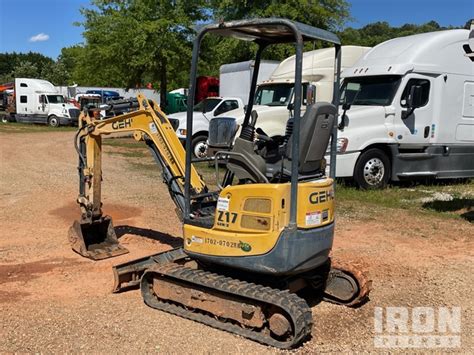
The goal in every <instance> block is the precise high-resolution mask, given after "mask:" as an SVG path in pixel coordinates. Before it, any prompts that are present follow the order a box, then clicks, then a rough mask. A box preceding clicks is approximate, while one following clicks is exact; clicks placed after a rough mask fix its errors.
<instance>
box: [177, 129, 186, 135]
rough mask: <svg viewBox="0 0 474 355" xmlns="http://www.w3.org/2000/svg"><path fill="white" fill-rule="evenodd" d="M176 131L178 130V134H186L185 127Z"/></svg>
mask: <svg viewBox="0 0 474 355" xmlns="http://www.w3.org/2000/svg"><path fill="white" fill-rule="evenodd" d="M178 131H179V134H181V135H182V136H185V135H186V130H185V129H178Z"/></svg>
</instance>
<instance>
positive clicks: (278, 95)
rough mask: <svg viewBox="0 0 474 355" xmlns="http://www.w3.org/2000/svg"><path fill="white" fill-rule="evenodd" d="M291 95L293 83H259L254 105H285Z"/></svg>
mask: <svg viewBox="0 0 474 355" xmlns="http://www.w3.org/2000/svg"><path fill="white" fill-rule="evenodd" d="M292 95H293V84H271V85H261V86H259V87H258V89H257V93H256V94H255V105H266V106H287V105H288V103H289V102H290V100H291V96H292Z"/></svg>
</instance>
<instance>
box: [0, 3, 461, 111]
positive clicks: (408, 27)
mask: <svg viewBox="0 0 474 355" xmlns="http://www.w3.org/2000/svg"><path fill="white" fill-rule="evenodd" d="M91 5H92V6H89V7H87V8H82V9H81V13H82V16H83V21H82V23H80V24H79V25H82V26H83V27H84V32H83V37H84V40H85V41H84V44H78V45H74V46H71V47H65V48H63V49H62V50H61V54H60V55H59V57H58V59H57V60H56V61H54V60H53V59H51V58H48V57H46V56H44V55H42V54H39V53H33V52H29V53H26V54H22V53H4V54H0V82H7V81H11V80H12V79H13V78H14V77H15V76H17V77H19V76H30V77H35V78H43V79H46V80H49V81H51V82H52V83H53V84H56V85H66V84H73V83H77V84H79V85H85V86H118V87H137V86H144V85H146V84H148V83H150V82H151V83H153V87H154V88H156V89H158V90H160V91H161V93H162V94H163V95H164V94H165V93H166V91H168V88H169V89H175V88H178V87H187V86H188V83H189V69H190V62H191V51H192V40H193V36H194V35H195V32H196V29H197V28H198V27H199V26H201V25H203V24H205V23H209V22H218V21H228V20H236V19H245V18H263V17H284V18H288V19H291V20H294V21H299V22H303V23H306V24H309V25H312V26H315V27H319V28H322V29H326V30H329V31H332V32H337V33H338V35H339V37H340V38H341V40H342V43H343V44H352V45H362V46H375V45H376V44H378V43H381V42H383V41H386V40H388V39H391V38H395V37H400V36H407V35H412V34H416V33H423V32H431V31H438V30H442V29H446V28H445V27H441V26H440V25H439V24H438V23H436V22H435V21H431V22H428V23H425V24H422V25H413V24H405V25H403V26H400V27H392V26H390V25H389V24H388V23H387V22H376V23H372V24H368V25H366V26H364V27H362V28H359V29H355V28H351V27H349V28H345V29H344V30H342V28H343V25H344V23H345V22H346V21H347V20H348V19H349V16H350V13H349V9H350V7H349V3H348V1H347V0H241V1H235V0H91ZM448 28H453V27H448ZM313 48H315V47H313V44H308V45H307V46H306V47H305V50H310V49H313ZM255 51H256V46H255V45H253V44H252V43H246V42H243V41H237V40H233V39H229V38H220V37H214V36H206V37H205V40H204V41H203V43H202V47H201V53H200V65H199V74H200V75H218V74H219V67H220V65H222V64H225V63H232V62H237V61H244V60H248V59H251V58H253V56H254V54H255ZM293 54H294V47H293V46H292V45H286V46H272V47H270V48H268V49H267V50H266V51H265V52H264V58H265V59H274V60H283V59H284V58H286V57H288V56H290V55H293ZM162 102H165V100H164V97H163V96H162Z"/></svg>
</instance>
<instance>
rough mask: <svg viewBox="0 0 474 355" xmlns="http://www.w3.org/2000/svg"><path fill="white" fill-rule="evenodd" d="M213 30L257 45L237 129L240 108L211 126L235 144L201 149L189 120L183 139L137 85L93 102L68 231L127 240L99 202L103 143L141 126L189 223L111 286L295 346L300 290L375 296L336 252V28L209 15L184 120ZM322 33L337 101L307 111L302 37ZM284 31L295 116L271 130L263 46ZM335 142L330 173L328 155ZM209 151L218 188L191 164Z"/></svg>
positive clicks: (83, 248) (101, 242)
mask: <svg viewBox="0 0 474 355" xmlns="http://www.w3.org/2000/svg"><path fill="white" fill-rule="evenodd" d="M206 33H211V34H216V35H220V36H228V37H234V38H238V39H242V40H247V41H253V42H254V43H256V44H257V45H258V50H257V53H256V57H255V68H254V72H253V77H252V83H251V89H250V95H249V98H250V99H249V102H248V106H247V110H246V116H245V120H244V122H243V124H242V125H241V127H240V130H239V134H238V136H237V137H235V135H237V131H238V129H237V126H236V124H235V120H234V121H232V120H231V119H224V120H216V122H217V123H216V124H215V125H214V127H211V129H212V132H210V135H215V136H222V137H224V136H226V137H228V136H232V135H234V137H233V138H235V139H233V141H234V144H233V146H232V148H231V149H230V150H227V151H220V152H217V153H216V155H215V156H214V157H212V158H204V159H203V158H201V159H193V158H192V154H191V147H190V144H191V133H192V130H191V129H188V131H187V140H186V143H185V144H186V146H185V148H183V146H182V145H181V143H180V141H179V139H178V137H177V136H176V133H175V128H176V127H173V124H174V122H172V121H170V120H169V119H168V118H167V117H166V115H165V114H164V113H163V112H162V111H161V110H160V108H159V106H158V105H157V103H156V102H154V101H153V100H149V99H147V98H146V97H145V96H143V95H141V94H139V95H138V97H137V101H135V104H134V105H135V106H136V107H130V108H129V109H128V110H122V112H124V113H122V114H119V115H116V116H113V117H106V118H104V119H102V120H101V119H100V117H99V114H98V112H97V110H95V109H93V108H90V109H85V110H84V111H83V113H82V114H81V116H80V119H79V120H80V123H79V129H78V132H77V134H76V150H77V153H78V155H79V180H80V184H79V185H80V188H79V197H78V199H77V202H78V203H79V205H80V208H81V219H80V220H79V221H75V222H74V224H73V226H72V227H71V228H70V231H69V241H70V243H71V245H72V248H73V250H74V251H76V252H77V253H79V254H81V255H83V256H85V257H88V258H90V259H93V260H100V259H104V258H107V257H112V256H116V255H120V254H124V253H127V252H128V251H127V250H126V249H125V248H124V247H122V246H121V245H120V244H119V242H118V239H117V236H116V234H115V231H114V228H113V223H112V220H111V218H110V217H109V216H104V215H103V213H102V203H101V178H102V166H101V145H102V137H103V136H104V135H109V134H113V133H119V132H120V133H123V132H130V133H133V137H134V138H135V139H136V140H137V141H143V142H144V143H145V144H146V145H147V146H148V147H149V148H150V150H151V153H152V155H153V157H154V158H155V160H156V162H157V163H158V165H159V166H160V167H161V169H162V173H163V181H164V183H165V184H166V185H167V187H168V191H169V194H170V196H171V198H172V200H173V201H174V202H175V204H176V206H177V209H176V210H177V212H178V216H179V218H180V219H181V221H182V223H183V246H182V247H181V248H176V249H172V250H169V251H166V252H162V253H159V254H155V255H151V256H148V257H145V258H142V259H138V260H133V261H130V262H127V263H124V264H120V265H116V266H115V267H114V277H115V286H114V291H115V292H119V291H122V290H126V289H127V288H131V287H140V289H141V294H142V296H143V299H144V302H145V303H146V304H147V305H148V306H150V307H153V308H155V309H158V310H161V311H165V312H168V313H171V314H174V315H178V316H181V317H184V318H187V319H191V320H194V321H197V322H201V323H204V324H207V325H209V326H211V327H215V328H218V329H221V330H225V331H228V332H231V333H234V334H238V335H241V336H244V337H247V338H249V339H252V340H254V341H257V342H260V343H263V344H266V345H270V346H274V347H278V348H282V349H288V348H292V347H296V346H297V345H299V344H300V343H301V342H302V341H304V340H305V339H307V338H308V337H309V335H310V334H311V328H312V314H311V309H310V307H309V306H308V304H307V302H306V301H305V300H304V299H303V298H302V297H300V296H299V295H301V294H302V292H307V291H309V292H310V293H311V294H312V295H318V297H320V299H322V300H326V301H329V302H332V303H336V304H341V305H346V306H357V305H360V304H361V303H363V302H364V301H366V300H367V299H368V294H369V291H370V287H371V281H370V280H369V279H368V278H367V276H366V274H365V273H364V272H362V271H361V270H360V269H358V268H356V267H355V265H352V264H346V265H342V264H337V263H336V262H334V261H332V260H331V258H330V251H331V248H332V244H333V238H334V202H335V201H334V199H335V190H334V179H333V177H334V173H335V161H336V160H335V152H336V139H337V137H336V135H337V114H338V101H339V97H338V88H339V77H340V62H341V46H340V42H339V39H338V38H337V37H336V36H335V35H334V34H332V33H330V32H327V31H324V30H321V29H318V28H314V27H310V26H307V25H304V24H301V23H297V22H293V21H289V20H286V19H276V18H270V19H254V20H242V21H233V22H225V23H219V24H212V25H207V26H205V27H203V28H202V29H201V30H200V32H199V33H198V34H197V36H196V39H195V41H194V47H193V59H192V66H191V80H190V95H189V99H188V107H187V127H191V126H192V124H193V122H192V117H193V115H192V110H193V106H194V99H193V98H194V93H195V90H196V76H197V66H198V55H199V49H200V43H201V40H202V38H203V36H204V35H205V34H206ZM315 40H319V41H325V42H328V43H331V44H333V45H334V46H335V78H334V89H335V90H334V92H335V95H334V100H333V103H327V102H318V103H312V104H310V105H308V106H307V108H306V111H305V112H304V114H303V115H301V102H302V84H301V72H302V53H303V42H304V41H315ZM278 43H294V44H295V48H296V61H295V62H296V67H295V87H294V107H293V117H292V118H290V119H289V120H288V124H287V131H286V134H285V136H284V137H283V138H282V139H280V140H278V142H275V140H274V139H273V138H272V137H268V136H266V135H265V134H264V132H262V131H261V130H258V129H256V128H255V127H256V124H257V121H258V116H257V115H256V113H255V111H252V105H253V97H254V94H255V88H256V84H257V77H258V72H259V66H260V58H261V55H262V52H263V51H264V49H265V48H266V47H267V46H269V45H273V44H278ZM125 111H128V112H125ZM219 122H222V125H220V124H219ZM232 123H233V124H232ZM329 142H331V144H330V147H331V149H330V152H331V154H330V156H331V160H330V164H329V167H330V171H331V173H330V174H329V175H330V177H328V176H327V175H326V164H325V159H324V156H325V154H326V151H327V148H328V145H329ZM269 156H271V159H269V158H268V157H269ZM205 160H208V161H211V160H213V161H214V162H215V167H216V180H217V191H211V189H210V188H209V187H208V186H207V185H206V184H205V182H204V181H203V179H202V177H201V176H200V175H199V174H198V172H197V170H196V169H195V167H194V165H193V163H196V162H201V161H205ZM223 166H225V173H221V175H222V179H220V178H219V171H222V167H223Z"/></svg>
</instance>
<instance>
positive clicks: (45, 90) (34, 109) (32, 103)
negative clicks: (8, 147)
mask: <svg viewBox="0 0 474 355" xmlns="http://www.w3.org/2000/svg"><path fill="white" fill-rule="evenodd" d="M14 95H15V101H14V103H15V107H13V108H10V109H9V112H10V117H11V118H13V119H14V120H16V121H17V122H25V123H45V124H49V125H50V126H52V127H58V126H60V125H74V124H77V119H78V117H79V114H80V110H79V109H78V108H77V107H75V106H74V105H71V104H69V103H67V102H66V101H65V100H64V97H63V96H62V95H61V94H60V93H59V92H58V90H57V89H56V88H55V87H54V86H53V84H51V83H50V82H49V81H46V80H40V79H28V78H16V79H15V88H14Z"/></svg>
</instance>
